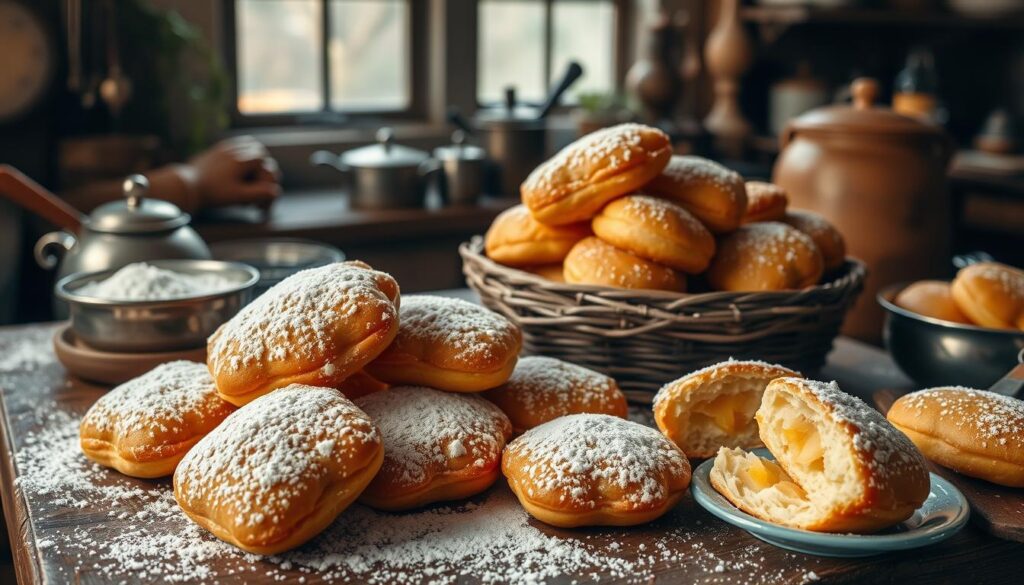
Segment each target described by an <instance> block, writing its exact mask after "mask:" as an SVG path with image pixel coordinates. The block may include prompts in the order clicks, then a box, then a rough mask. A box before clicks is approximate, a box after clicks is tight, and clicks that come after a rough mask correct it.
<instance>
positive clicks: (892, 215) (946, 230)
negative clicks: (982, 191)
mask: <svg viewBox="0 0 1024 585" xmlns="http://www.w3.org/2000/svg"><path fill="white" fill-rule="evenodd" d="M852 93H853V105H852V107H851V106H845V105H836V106H827V107H823V108H818V109H815V110H811V111H810V112H808V113H806V114H804V115H802V116H800V117H798V118H796V119H794V120H792V121H791V122H790V123H789V124H788V125H787V126H786V129H785V130H784V131H783V133H782V136H781V152H780V154H779V158H778V160H777V161H776V163H775V168H774V170H773V181H774V182H775V183H776V184H778V185H780V186H781V187H783V188H784V189H786V191H787V192H788V194H789V198H790V205H791V206H792V207H795V208H803V209H811V210H814V211H817V212H818V213H821V214H822V215H824V216H825V217H826V218H828V219H829V220H830V221H831V222H833V223H834V224H835V226H836V227H837V228H838V229H839V230H840V231H841V232H842V234H843V236H844V237H845V238H846V243H847V250H848V253H849V254H850V255H852V256H856V257H857V258H860V259H861V260H863V261H864V262H865V263H866V264H867V266H868V277H867V281H866V282H865V291H864V294H863V295H861V297H860V300H859V301H858V303H857V305H856V306H855V307H854V308H853V310H852V311H851V312H850V314H849V315H848V316H847V319H846V323H845V325H844V328H843V332H844V333H845V334H847V335H852V336H854V337H857V338H859V339H863V340H866V341H870V342H873V343H878V342H880V340H881V331H882V319H883V312H882V309H881V307H879V306H878V304H877V303H874V302H873V300H874V298H875V296H876V295H877V293H878V291H879V289H880V288H882V287H883V286H885V285H887V284H891V283H894V282H899V281H908V280H918V279H923V278H930V277H937V276H943V275H945V273H946V269H947V267H948V266H949V254H950V236H951V234H950V231H951V221H950V212H951V211H950V208H951V203H950V196H949V192H948V189H947V184H946V167H947V165H948V163H949V160H950V157H951V155H952V153H953V143H952V140H951V139H950V138H949V136H948V135H947V134H946V133H945V132H944V131H943V130H942V128H940V127H938V126H935V125H932V124H929V123H926V122H922V121H919V120H916V119H913V118H909V117H906V116H901V115H899V114H896V113H894V112H893V111H891V110H889V109H886V108H880V107H875V106H874V105H873V104H874V100H875V98H876V97H877V95H878V83H877V82H876V81H875V80H873V79H866V78H862V79H857V80H856V81H854V82H853V86H852Z"/></svg>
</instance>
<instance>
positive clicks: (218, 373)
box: [207, 262, 399, 406]
mask: <svg viewBox="0 0 1024 585" xmlns="http://www.w3.org/2000/svg"><path fill="white" fill-rule="evenodd" d="M398 304H399V293H398V283H396V282H395V279H393V278H391V276H389V275H387V274H385V273H383V272H378V271H376V270H373V269H371V268H370V267H369V266H367V265H366V264H364V263H362V262H340V263H337V264H330V265H328V266H323V267H320V268H312V269H309V270H303V271H302V272H298V273H296V274H293V275H292V276H289V277H288V278H286V279H284V280H283V281H281V282H280V283H278V284H277V285H275V286H274V287H273V288H271V289H270V290H268V291H267V292H265V293H263V294H262V295H261V296H259V297H258V298H257V299H256V300H254V301H253V302H252V303H250V304H249V305H248V306H246V307H245V308H243V309H242V310H241V311H239V313H238V314H237V315H235V316H234V317H232V318H231V320H230V321H228V322H227V323H225V324H224V325H222V326H221V327H220V328H219V329H217V331H216V332H214V334H213V335H212V336H210V340H209V342H208V343H207V347H208V354H209V357H208V358H207V364H208V365H209V367H210V372H211V373H212V374H213V378H214V380H215V381H216V383H217V390H218V391H219V392H220V394H221V397H223V398H224V400H227V401H228V402H231V403H233V404H237V405H239V406H240V405H243V404H245V403H247V402H249V401H251V400H253V399H254V398H257V397H259V396H262V395H263V394H266V393H267V392H270V391H271V390H273V389H275V388H282V387H284V386H287V385H289V384H293V383H297V384H311V385H314V386H325V387H332V388H334V387H337V386H339V385H340V384H341V382H342V381H343V380H345V378H348V377H349V376H350V375H352V374H353V373H355V372H357V371H359V370H360V369H361V368H362V367H363V366H364V365H366V363H368V362H369V361H370V360H372V359H373V358H375V357H377V356H378V355H379V354H380V352H382V351H384V348H385V347H387V346H388V344H389V343H391V341H392V340H393V339H394V337H395V335H396V334H397V333H398Z"/></svg>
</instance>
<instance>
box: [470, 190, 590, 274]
mask: <svg viewBox="0 0 1024 585" xmlns="http://www.w3.org/2000/svg"><path fill="white" fill-rule="evenodd" d="M589 235H591V231H590V224H589V223H587V222H580V223H571V224H566V225H560V226H549V225H545V224H542V223H540V222H539V221H537V220H535V219H533V216H531V215H530V212H529V210H527V209H526V207H525V206H523V205H516V206H514V207H510V208H509V209H506V210H505V211H503V212H502V213H501V214H500V215H498V217H496V218H495V219H494V223H492V224H491V227H490V229H488V230H487V235H486V236H485V237H484V249H485V250H486V251H487V257H488V258H490V259H491V260H494V261H495V262H499V263H501V264H505V265H506V266H536V265H540V264H554V263H560V262H561V261H562V260H563V259H565V255H566V254H568V253H569V250H571V249H572V247H573V246H574V245H576V242H578V241H580V240H582V239H583V238H585V237H587V236H589Z"/></svg>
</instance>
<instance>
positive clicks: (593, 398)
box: [483, 356, 627, 434]
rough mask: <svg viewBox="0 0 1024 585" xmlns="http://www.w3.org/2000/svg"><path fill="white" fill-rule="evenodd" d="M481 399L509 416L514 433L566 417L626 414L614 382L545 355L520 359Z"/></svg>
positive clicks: (591, 371)
mask: <svg viewBox="0 0 1024 585" xmlns="http://www.w3.org/2000/svg"><path fill="white" fill-rule="evenodd" d="M483 396H484V398H486V399H488V400H490V401H491V402H493V403H495V404H497V405H498V407H499V408H501V410H502V411H504V413H505V414H506V415H508V418H509V420H511V421H512V431H513V432H514V433H516V434H520V433H523V432H525V431H528V430H529V429H532V428H533V427H536V426H538V425H541V424H544V423H546V422H548V421H549V420H553V419H556V418H558V417H560V416H565V415H567V414H581V413H587V412H589V413H593V414H610V415H612V416H617V417H619V418H626V414H627V407H626V397H625V396H624V395H623V394H622V391H621V390H619V385H618V384H616V383H615V380H614V379H612V378H610V377H609V376H605V375H604V374H602V373H600V372H595V371H594V370H590V369H587V368H584V367H582V366H577V365H576V364H571V363H569V362H564V361H562V360H559V359H555V358H552V357H547V356H528V357H524V358H522V359H520V360H519V363H517V364H516V369H515V370H514V371H513V372H512V377H510V378H509V379H508V381H507V382H505V383H504V384H502V385H501V386H499V387H497V388H495V389H493V390H488V391H487V392H485V393H484V394H483Z"/></svg>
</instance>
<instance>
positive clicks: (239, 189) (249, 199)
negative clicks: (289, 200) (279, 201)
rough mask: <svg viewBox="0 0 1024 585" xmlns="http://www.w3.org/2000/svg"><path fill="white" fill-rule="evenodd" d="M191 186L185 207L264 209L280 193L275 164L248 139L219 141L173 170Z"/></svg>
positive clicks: (236, 138)
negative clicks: (190, 200) (234, 206)
mask: <svg viewBox="0 0 1024 585" xmlns="http://www.w3.org/2000/svg"><path fill="white" fill-rule="evenodd" d="M177 170H178V171H179V173H180V174H182V176H183V177H184V178H185V180H186V182H187V183H189V185H190V187H191V191H192V193H191V195H192V197H193V198H194V201H193V202H191V203H192V205H189V207H195V208H199V209H202V208H209V207H224V206H227V205H259V206H261V207H264V208H267V207H270V205H271V204H272V203H273V202H274V200H275V199H276V198H277V197H278V196H279V195H280V194H281V185H280V179H281V172H280V169H279V168H278V166H277V161H275V160H274V159H273V158H271V157H270V153H269V152H267V149H266V147H265V146H263V144H261V143H260V142H259V141H258V140H256V139H255V138H253V137H252V136H237V137H234V138H229V139H227V140H222V141H220V142H218V143H216V144H214V145H213V146H211V147H210V148H208V149H206V150H204V151H203V152H201V153H199V154H197V155H195V156H194V157H192V158H191V159H190V160H189V161H188V162H187V163H186V164H184V165H180V166H179V168H178V169H177Z"/></svg>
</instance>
